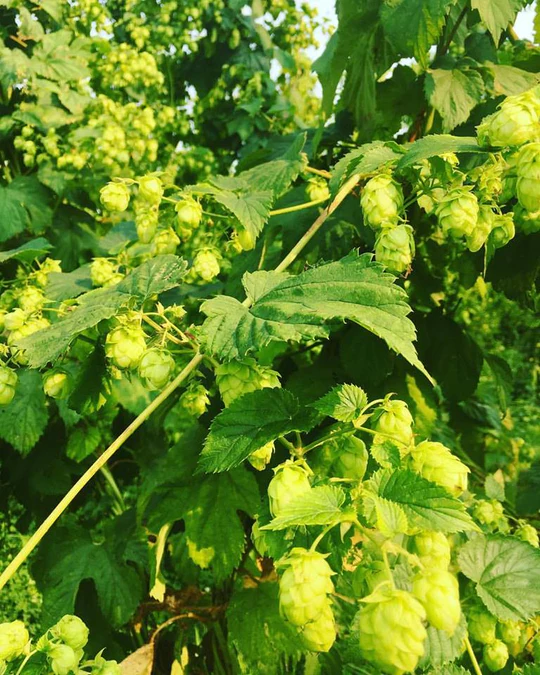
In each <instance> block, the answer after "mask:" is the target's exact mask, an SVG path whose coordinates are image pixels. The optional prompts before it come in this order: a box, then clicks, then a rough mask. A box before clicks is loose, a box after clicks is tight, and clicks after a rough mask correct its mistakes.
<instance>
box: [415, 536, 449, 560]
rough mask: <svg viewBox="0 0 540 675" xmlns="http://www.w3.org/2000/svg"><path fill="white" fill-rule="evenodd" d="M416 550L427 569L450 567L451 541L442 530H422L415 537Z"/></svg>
mask: <svg viewBox="0 0 540 675" xmlns="http://www.w3.org/2000/svg"><path fill="white" fill-rule="evenodd" d="M414 550H415V552H416V553H417V554H418V556H419V558H420V560H421V562H422V563H423V565H424V566H425V567H426V568H427V569H438V570H440V569H442V570H446V569H448V565H450V555H451V553H450V542H449V541H448V538H447V537H446V535H445V534H443V533H442V532H427V531H426V532H421V533H420V534H417V535H416V536H415V538H414Z"/></svg>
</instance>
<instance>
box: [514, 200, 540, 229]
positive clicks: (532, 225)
mask: <svg viewBox="0 0 540 675" xmlns="http://www.w3.org/2000/svg"><path fill="white" fill-rule="evenodd" d="M514 222H515V225H516V229H517V230H519V231H520V232H523V234H535V233H536V232H540V208H539V210H538V211H536V213H531V212H530V211H527V210H526V209H524V208H523V206H521V204H518V205H517V206H516V207H515V208H514Z"/></svg>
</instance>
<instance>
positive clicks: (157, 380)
mask: <svg viewBox="0 0 540 675" xmlns="http://www.w3.org/2000/svg"><path fill="white" fill-rule="evenodd" d="M173 370H174V359H173V357H172V354H171V353H170V352H168V351H167V350H166V349H158V348H157V347H152V349H148V350H146V351H145V353H144V354H143V355H142V358H141V360H140V362H139V376H140V377H141V378H142V379H143V380H145V381H146V384H147V385H148V386H149V388H150V389H162V388H163V387H164V386H165V385H166V384H167V382H168V381H169V379H170V377H171V373H172V372H173Z"/></svg>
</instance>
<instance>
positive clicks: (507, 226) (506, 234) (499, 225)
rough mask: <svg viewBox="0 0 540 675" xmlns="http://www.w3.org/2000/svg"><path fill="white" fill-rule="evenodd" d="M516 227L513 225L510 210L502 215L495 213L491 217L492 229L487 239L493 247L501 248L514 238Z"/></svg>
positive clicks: (512, 216)
mask: <svg viewBox="0 0 540 675" xmlns="http://www.w3.org/2000/svg"><path fill="white" fill-rule="evenodd" d="M515 234H516V228H515V226H514V215H513V213H512V212H510V213H505V214H504V215H496V216H495V217H494V218H493V229H492V230H491V234H490V235H489V240H490V241H491V242H492V244H493V246H494V247H495V248H502V247H503V246H506V244H508V242H509V241H510V240H511V239H513V238H514V236H515Z"/></svg>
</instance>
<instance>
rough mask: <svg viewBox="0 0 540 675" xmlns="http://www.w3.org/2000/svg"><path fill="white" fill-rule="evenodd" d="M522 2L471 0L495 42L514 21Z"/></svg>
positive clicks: (512, 0)
mask: <svg viewBox="0 0 540 675" xmlns="http://www.w3.org/2000/svg"><path fill="white" fill-rule="evenodd" d="M522 4H523V3H522V2H521V0H471V7H472V8H473V9H477V10H478V13H479V14H480V18H481V19H482V21H483V22H484V23H485V24H486V26H487V28H488V30H489V32H490V33H491V35H492V36H493V40H494V41H495V44H498V42H499V38H500V36H501V33H502V32H503V30H506V28H507V27H508V24H509V23H514V20H515V18H516V14H517V13H518V12H519V10H520V9H521V7H522Z"/></svg>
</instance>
